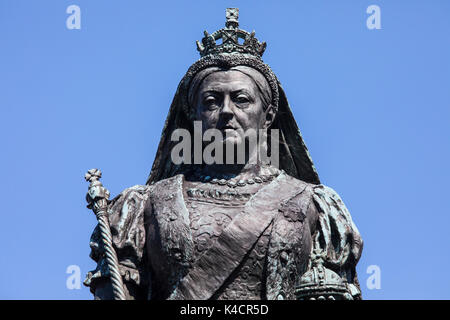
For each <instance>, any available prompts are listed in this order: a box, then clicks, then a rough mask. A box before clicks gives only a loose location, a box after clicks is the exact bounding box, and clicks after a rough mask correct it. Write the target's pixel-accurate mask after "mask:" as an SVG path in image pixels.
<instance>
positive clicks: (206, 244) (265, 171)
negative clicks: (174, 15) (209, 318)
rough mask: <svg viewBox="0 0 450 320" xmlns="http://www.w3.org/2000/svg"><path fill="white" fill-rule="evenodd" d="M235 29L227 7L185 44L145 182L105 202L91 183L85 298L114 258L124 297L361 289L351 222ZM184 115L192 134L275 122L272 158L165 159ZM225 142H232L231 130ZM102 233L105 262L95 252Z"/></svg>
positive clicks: (104, 295) (318, 294)
mask: <svg viewBox="0 0 450 320" xmlns="http://www.w3.org/2000/svg"><path fill="white" fill-rule="evenodd" d="M238 27H239V23H238V10H237V9H228V10H227V22H226V27H225V28H224V29H221V30H219V31H216V32H214V33H213V34H208V33H207V32H206V31H205V37H204V38H203V40H202V42H201V43H200V42H197V48H198V50H199V51H200V55H201V59H200V60H198V61H197V62H195V63H194V64H193V65H192V66H191V67H190V68H189V70H188V72H187V73H186V75H185V77H184V78H183V79H182V80H181V82H180V85H179V87H178V90H177V92H176V94H175V97H174V100H173V102H172V105H171V107H170V110H169V114H168V117H167V120H166V123H165V127H164V131H163V134H162V137H161V142H160V144H159V148H158V151H157V154H156V158H155V161H154V164H153V167H152V170H151V173H150V176H149V179H148V181H147V184H146V185H143V186H141V185H138V186H134V187H132V188H129V189H126V190H125V191H123V192H122V193H121V194H120V195H118V196H117V197H116V198H114V199H113V200H111V201H110V200H108V199H107V197H106V196H103V197H102V196H101V195H102V194H107V191H106V189H105V190H103V189H102V188H103V186H102V185H101V184H99V183H96V184H94V186H92V184H91V189H92V188H94V187H95V188H96V189H95V192H90V196H89V193H88V200H89V203H90V207H91V208H95V207H96V203H97V202H98V203H103V204H104V203H105V201H107V207H106V208H105V209H104V210H106V211H107V212H108V214H107V217H108V221H107V222H109V227H110V233H111V236H110V237H111V239H110V240H108V239H106V240H105V237H106V238H108V235H107V232H106V233H105V232H103V231H104V230H103V229H101V226H97V228H96V229H95V230H94V233H93V235H92V237H91V241H90V246H91V248H92V252H91V257H92V259H94V260H95V261H96V262H97V263H98V265H97V268H96V269H95V270H94V271H91V272H89V273H88V276H87V279H86V281H85V284H86V285H87V286H90V289H91V292H92V293H93V294H94V296H95V298H96V299H113V298H118V295H117V292H119V291H120V290H119V291H118V289H117V286H118V284H116V288H115V289H114V290H113V286H112V283H114V282H111V272H110V270H113V269H112V268H115V267H117V269H118V270H119V272H120V274H121V276H122V280H123V285H122V289H121V290H122V291H123V294H124V295H125V297H126V298H127V299H360V298H361V293H360V288H359V284H358V280H357V275H356V271H355V267H356V264H357V262H358V260H359V258H360V256H361V251H362V246H363V243H362V239H361V237H360V235H359V232H358V229H357V228H356V226H355V225H354V223H353V222H352V219H351V216H350V214H349V212H348V210H347V209H346V207H345V205H344V203H343V202H342V200H341V199H340V197H339V196H338V195H337V193H336V192H335V191H333V190H332V189H330V188H328V187H326V186H324V185H321V184H320V181H319V177H318V175H317V172H316V170H315V168H314V165H313V163H312V160H311V158H310V156H309V153H308V150H307V148H306V146H305V144H304V142H303V139H302V136H301V134H300V131H299V130H298V127H297V124H296V122H295V119H294V118H293V116H292V113H291V109H290V107H289V104H288V102H287V99H286V96H285V94H284V91H283V89H282V87H281V85H280V83H279V81H278V79H277V78H276V76H275V75H274V74H273V72H272V71H271V69H270V68H269V66H267V65H266V64H265V63H264V62H263V61H262V59H261V56H262V55H263V53H264V50H265V48H266V44H265V43H260V42H259V41H258V40H257V39H256V38H255V35H254V33H248V32H246V31H243V30H240V29H239V28H238ZM219 39H222V43H221V44H218V42H217V40H219ZM239 39H242V40H243V41H239ZM193 121H202V130H203V132H205V131H206V130H208V129H211V128H216V129H218V130H220V131H221V132H223V133H227V132H233V130H240V129H242V130H244V131H245V130H247V129H251V128H253V129H267V128H270V129H278V130H279V132H280V134H279V137H280V143H279V166H278V167H275V166H273V165H270V164H264V163H261V162H260V161H256V163H254V162H251V161H250V160H251V159H254V158H255V157H256V158H257V159H258V150H254V151H249V152H247V153H246V154H245V163H244V164H210V165H207V164H204V163H201V164H180V165H175V164H174V163H173V161H171V158H170V156H171V150H172V148H173V146H174V142H173V141H171V135H172V133H173V132H174V131H175V130H176V129H180V128H181V129H186V130H188V131H189V132H191V133H193ZM226 140H227V141H223V142H224V143H231V144H233V145H239V144H240V143H244V142H243V141H241V140H242V138H241V137H240V136H239V135H231V137H227V139H226ZM266 147H267V146H266ZM267 148H268V147H267ZM90 172H91V171H90ZM93 172H94V171H92V172H91V173H92V174H93ZM91 180H92V179H91ZM96 180H98V179H96ZM91 189H90V191H91ZM99 195H100V196H99ZM97 207H98V205H97ZM97 211H98V210H97ZM99 221H100V220H99ZM102 232H103V233H102ZM108 241H110V242H111V243H112V247H113V248H114V251H115V252H114V254H116V256H117V261H116V262H114V259H112V258H111V257H110V258H109V260H108V259H107V258H108V254H107V253H108V250H106V253H105V243H108ZM113 279H114V277H113ZM116 282H117V281H116Z"/></svg>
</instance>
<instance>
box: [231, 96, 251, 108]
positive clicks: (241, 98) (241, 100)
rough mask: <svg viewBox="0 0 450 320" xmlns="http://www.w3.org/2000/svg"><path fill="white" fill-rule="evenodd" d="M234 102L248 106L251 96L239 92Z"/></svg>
mask: <svg viewBox="0 0 450 320" xmlns="http://www.w3.org/2000/svg"><path fill="white" fill-rule="evenodd" d="M234 102H235V103H237V104H238V105H240V106H241V107H245V106H247V104H248V103H250V98H249V97H248V96H246V95H245V94H239V95H237V96H236V97H235V98H234Z"/></svg>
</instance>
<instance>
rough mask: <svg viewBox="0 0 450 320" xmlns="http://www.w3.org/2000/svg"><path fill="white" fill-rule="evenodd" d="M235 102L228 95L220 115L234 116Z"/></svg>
mask: <svg viewBox="0 0 450 320" xmlns="http://www.w3.org/2000/svg"><path fill="white" fill-rule="evenodd" d="M232 104H233V101H231V98H230V96H229V95H226V96H225V97H224V99H223V105H222V109H221V110H220V113H222V114H224V115H233V114H234V113H233V109H232V108H233V106H232Z"/></svg>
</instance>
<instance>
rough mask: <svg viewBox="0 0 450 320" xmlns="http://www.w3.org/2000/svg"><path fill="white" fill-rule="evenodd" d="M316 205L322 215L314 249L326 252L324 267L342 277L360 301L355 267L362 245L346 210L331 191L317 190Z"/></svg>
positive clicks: (314, 195) (319, 217)
mask: <svg viewBox="0 0 450 320" xmlns="http://www.w3.org/2000/svg"><path fill="white" fill-rule="evenodd" d="M313 201H314V203H315V205H316V207H317V210H318V212H319V216H318V225H317V229H316V233H315V234H314V236H313V238H314V247H315V248H316V249H320V250H321V251H322V252H323V257H324V260H325V261H324V266H325V267H327V268H329V269H331V270H333V271H334V272H336V273H337V274H338V275H340V276H341V277H342V278H343V280H345V282H346V283H347V287H348V289H349V293H350V294H351V296H352V297H353V298H354V299H359V298H360V297H361V292H360V287H359V283H358V278H357V274H356V264H357V263H358V261H359V258H360V257H361V253H362V248H363V241H362V238H361V235H360V233H359V231H358V228H357V227H356V225H355V224H354V223H353V220H352V217H351V216H350V213H349V211H348V210H347V207H346V206H345V204H344V202H343V201H342V199H341V198H340V197H339V195H338V194H337V193H336V192H335V191H334V190H333V189H331V188H329V187H326V186H324V185H319V186H316V187H315V188H314V194H313Z"/></svg>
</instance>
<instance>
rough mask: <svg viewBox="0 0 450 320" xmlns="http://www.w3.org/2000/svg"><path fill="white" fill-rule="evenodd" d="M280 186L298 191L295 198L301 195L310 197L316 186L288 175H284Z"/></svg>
mask: <svg viewBox="0 0 450 320" xmlns="http://www.w3.org/2000/svg"><path fill="white" fill-rule="evenodd" d="M281 181H282V184H285V185H286V187H290V188H292V186H294V188H296V189H297V190H298V194H297V196H299V195H300V194H302V195H303V196H305V195H309V196H311V195H312V194H313V193H314V190H315V188H317V186H319V185H317V184H313V183H309V182H305V181H303V180H300V179H298V178H295V177H293V176H290V175H288V174H284V176H283V179H282V180H281Z"/></svg>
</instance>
